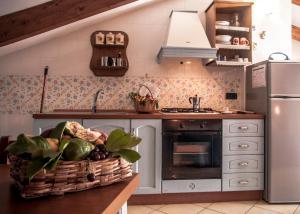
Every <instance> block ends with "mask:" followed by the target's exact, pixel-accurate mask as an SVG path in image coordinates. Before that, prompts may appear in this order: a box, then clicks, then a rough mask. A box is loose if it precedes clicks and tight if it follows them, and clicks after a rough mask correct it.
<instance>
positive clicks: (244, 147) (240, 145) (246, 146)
mask: <svg viewBox="0 0 300 214" xmlns="http://www.w3.org/2000/svg"><path fill="white" fill-rule="evenodd" d="M239 148H241V149H248V148H249V144H239Z"/></svg>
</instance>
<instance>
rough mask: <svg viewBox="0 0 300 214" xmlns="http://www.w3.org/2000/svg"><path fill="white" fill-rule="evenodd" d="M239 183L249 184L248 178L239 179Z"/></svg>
mask: <svg viewBox="0 0 300 214" xmlns="http://www.w3.org/2000/svg"><path fill="white" fill-rule="evenodd" d="M239 184H242V185H247V184H249V181H248V180H241V181H239Z"/></svg>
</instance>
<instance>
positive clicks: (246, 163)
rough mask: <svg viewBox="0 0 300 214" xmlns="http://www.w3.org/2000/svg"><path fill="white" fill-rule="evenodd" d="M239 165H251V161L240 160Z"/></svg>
mask: <svg viewBox="0 0 300 214" xmlns="http://www.w3.org/2000/svg"><path fill="white" fill-rule="evenodd" d="M239 165H240V166H242V167H246V166H248V165H249V163H248V162H247V161H242V162H239Z"/></svg>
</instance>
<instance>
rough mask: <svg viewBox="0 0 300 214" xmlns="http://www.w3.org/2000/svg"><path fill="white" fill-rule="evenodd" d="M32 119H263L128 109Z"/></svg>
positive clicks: (61, 113)
mask: <svg viewBox="0 0 300 214" xmlns="http://www.w3.org/2000/svg"><path fill="white" fill-rule="evenodd" d="M33 118H34V119H264V118H265V116H264V115H263V114H203V113H161V112H156V113H151V114H139V113H136V112H135V111H130V110H110V111H104V112H101V111H99V112H97V113H91V112H89V111H86V110H82V111H80V110H79V111H78V110H74V111H60V110H59V111H55V112H49V113H41V114H33Z"/></svg>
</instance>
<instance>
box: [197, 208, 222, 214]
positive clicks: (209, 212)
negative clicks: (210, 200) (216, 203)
mask: <svg viewBox="0 0 300 214" xmlns="http://www.w3.org/2000/svg"><path fill="white" fill-rule="evenodd" d="M199 214H220V212H217V211H214V210H209V209H204V210H202V211H201V212H200V213H199Z"/></svg>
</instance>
